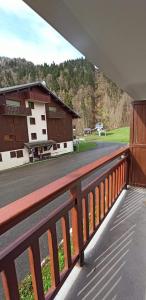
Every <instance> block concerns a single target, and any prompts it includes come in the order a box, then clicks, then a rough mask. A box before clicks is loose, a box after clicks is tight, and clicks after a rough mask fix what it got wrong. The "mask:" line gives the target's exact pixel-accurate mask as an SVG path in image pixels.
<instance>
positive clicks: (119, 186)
mask: <svg viewBox="0 0 146 300" xmlns="http://www.w3.org/2000/svg"><path fill="white" fill-rule="evenodd" d="M118 172H119V176H118V178H119V180H118V183H119V184H118V194H120V191H121V165H120V166H119V168H118Z"/></svg>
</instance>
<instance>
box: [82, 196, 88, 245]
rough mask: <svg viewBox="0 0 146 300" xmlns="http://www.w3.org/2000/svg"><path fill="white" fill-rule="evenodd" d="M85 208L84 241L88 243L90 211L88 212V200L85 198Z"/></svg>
mask: <svg viewBox="0 0 146 300" xmlns="http://www.w3.org/2000/svg"><path fill="white" fill-rule="evenodd" d="M82 207H83V227H84V241H85V242H86V241H87V240H88V238H89V211H88V198H87V196H84V198H83V199H82Z"/></svg>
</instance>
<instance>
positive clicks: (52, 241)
mask: <svg viewBox="0 0 146 300" xmlns="http://www.w3.org/2000/svg"><path fill="white" fill-rule="evenodd" d="M48 244H49V255H50V269H51V283H52V287H56V286H57V285H58V284H59V282H60V274H59V263H58V245H57V234H56V224H55V225H54V226H53V227H52V228H51V229H50V230H49V231H48Z"/></svg>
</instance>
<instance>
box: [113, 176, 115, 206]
mask: <svg viewBox="0 0 146 300" xmlns="http://www.w3.org/2000/svg"><path fill="white" fill-rule="evenodd" d="M114 200H115V171H113V173H112V203H114Z"/></svg>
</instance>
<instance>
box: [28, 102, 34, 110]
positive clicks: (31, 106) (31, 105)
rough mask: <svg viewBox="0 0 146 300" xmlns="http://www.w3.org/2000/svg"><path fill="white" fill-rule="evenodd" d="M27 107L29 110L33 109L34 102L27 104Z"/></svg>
mask: <svg viewBox="0 0 146 300" xmlns="http://www.w3.org/2000/svg"><path fill="white" fill-rule="evenodd" d="M28 106H29V107H30V108H31V109H34V102H30V101H29V102H28Z"/></svg>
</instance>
